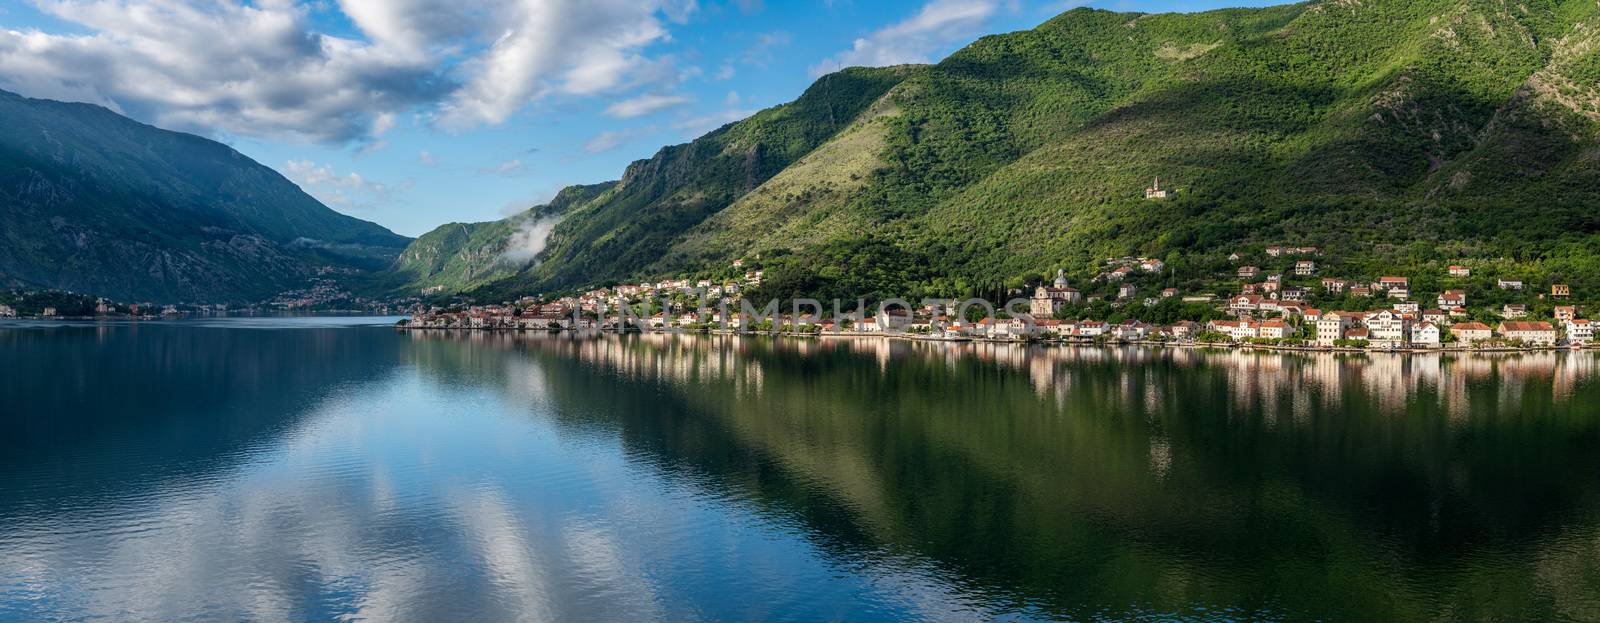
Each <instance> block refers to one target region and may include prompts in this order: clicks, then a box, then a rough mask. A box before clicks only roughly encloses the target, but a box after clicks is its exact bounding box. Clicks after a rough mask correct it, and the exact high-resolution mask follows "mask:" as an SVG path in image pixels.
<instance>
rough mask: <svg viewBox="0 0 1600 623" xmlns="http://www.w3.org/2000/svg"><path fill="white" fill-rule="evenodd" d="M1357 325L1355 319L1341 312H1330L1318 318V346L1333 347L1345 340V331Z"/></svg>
mask: <svg viewBox="0 0 1600 623" xmlns="http://www.w3.org/2000/svg"><path fill="white" fill-rule="evenodd" d="M1353 324H1355V317H1353V316H1351V315H1349V314H1344V313H1340V312H1336V311H1334V312H1328V313H1326V314H1322V315H1321V316H1318V317H1317V345H1318V346H1323V347H1327V346H1333V343H1334V342H1335V341H1338V340H1341V339H1344V332H1345V330H1347V329H1349V328H1350V326H1351V325H1353Z"/></svg>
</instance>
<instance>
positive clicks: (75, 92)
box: [0, 0, 697, 144]
mask: <svg viewBox="0 0 1600 623" xmlns="http://www.w3.org/2000/svg"><path fill="white" fill-rule="evenodd" d="M35 4H36V5H37V7H38V8H39V10H40V11H41V12H43V13H45V14H48V15H49V16H51V17H53V18H56V19H58V20H60V21H61V22H64V23H66V24H68V25H69V27H71V28H72V30H73V31H74V32H72V33H70V34H67V33H59V34H58V33H50V32H43V31H40V30H26V31H18V30H0V88H7V89H10V90H15V91H18V92H21V93H23V94H25V95H30V96H34V97H46V98H53V99H65V100H71V101H85V102H90V103H96V104H101V105H104V106H107V107H109V108H112V109H113V110H117V111H119V112H123V113H124V114H128V115H130V116H133V117H135V118H138V119H140V120H143V121H147V122H151V123H155V124H157V125H160V126H163V127H168V128H173V129H180V130H188V131H195V132H200V133H205V134H235V135H245V136H254V137H261V138H268V139H287V140H303V141H316V142H328V143H344V142H350V141H358V142H362V143H364V144H372V143H375V142H376V140H375V139H376V138H377V137H379V136H381V135H383V134H384V133H385V132H387V131H389V130H390V129H391V128H393V127H394V126H395V121H396V119H398V118H399V115H400V114H412V113H420V116H421V118H422V119H423V120H424V121H426V122H434V123H439V124H442V125H444V126H446V127H450V128H457V129H465V128H469V127H472V126H476V125H480V124H496V123H500V122H502V121H504V120H506V119H507V118H509V117H510V116H511V115H512V114H514V113H515V112H516V111H518V110H520V109H521V108H522V107H523V106H525V105H526V104H528V103H529V102H531V101H534V100H536V99H539V98H542V97H546V96H549V95H552V94H571V95H593V94H608V93H620V92H624V91H626V90H629V89H635V88H639V87H641V86H646V85H651V84H657V83H668V84H670V83H671V82H672V81H674V80H679V79H680V75H681V72H680V71H679V70H678V69H677V68H676V66H675V65H676V59H673V58H671V57H670V56H651V55H650V54H649V51H648V50H647V48H649V47H650V46H651V45H653V44H656V43H659V42H664V41H667V40H668V39H669V38H670V35H669V33H668V30H667V26H668V25H669V24H671V23H681V22H682V21H684V20H686V19H688V18H689V16H691V15H692V14H693V13H694V12H695V11H696V10H697V3H696V2H694V1H693V0H511V1H499V0H337V3H336V8H337V10H338V11H341V12H343V13H344V15H345V16H347V17H348V18H349V20H350V22H351V23H352V24H354V25H355V27H356V28H357V29H359V31H360V34H361V38H351V37H347V36H336V35H330V34H327V33H324V32H319V31H318V30H317V27H316V22H317V21H318V20H315V19H313V18H314V17H315V16H316V15H317V14H319V12H321V11H326V10H334V8H335V5H333V4H329V3H327V2H316V3H306V2H296V1H294V0H35ZM657 88H660V87H657Z"/></svg>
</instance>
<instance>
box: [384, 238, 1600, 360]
mask: <svg viewBox="0 0 1600 623" xmlns="http://www.w3.org/2000/svg"><path fill="white" fill-rule="evenodd" d="M1321 256H1322V250H1321V249H1319V248H1317V247H1310V246H1282V245H1274V246H1268V247H1265V248H1260V249H1257V250H1254V251H1253V252H1250V253H1246V252H1238V253H1231V254H1229V256H1228V262H1230V263H1232V264H1234V265H1236V267H1235V268H1234V269H1233V270H1232V271H1231V274H1228V275H1225V276H1221V277H1222V278H1225V279H1227V280H1230V281H1231V282H1232V283H1233V285H1232V286H1228V287H1230V288H1232V289H1233V291H1232V292H1230V293H1228V294H1227V296H1219V295H1218V294H1214V293H1213V294H1199V293H1185V292H1183V291H1181V289H1179V288H1176V287H1164V288H1160V289H1159V290H1154V291H1153V292H1150V293H1146V292H1145V291H1143V290H1142V288H1141V283H1148V282H1149V281H1151V280H1153V279H1159V277H1160V276H1161V275H1162V274H1163V273H1164V272H1165V271H1167V270H1168V267H1167V265H1166V262H1164V261H1163V260H1161V259H1157V258H1148V257H1116V258H1107V259H1106V260H1105V261H1104V266H1103V267H1104V270H1102V271H1101V272H1099V273H1098V274H1096V275H1095V276H1094V277H1093V278H1092V279H1090V280H1088V281H1089V283H1088V286H1087V287H1086V288H1085V290H1079V289H1077V288H1075V287H1073V286H1072V284H1071V283H1070V282H1069V280H1068V279H1067V277H1066V275H1065V272H1064V271H1058V272H1057V274H1056V276H1055V278H1054V279H1053V280H1051V281H1048V282H1045V283H1038V284H1036V285H1034V286H1033V287H1032V288H1029V289H1012V290H1010V291H1008V293H1007V294H1008V295H1010V297H1009V298H1008V299H1007V300H1006V301H1005V302H1003V303H999V302H991V301H985V300H981V299H961V300H955V299H930V298H922V299H918V300H917V301H915V302H911V301H904V300H898V299H892V298H882V299H879V300H875V301H870V302H869V301H868V300H867V299H860V300H856V301H848V302H845V303H842V304H841V303H840V302H838V301H828V302H827V303H826V306H827V307H828V308H831V309H825V308H824V305H825V304H824V303H822V302H818V301H809V300H806V299H789V300H785V301H782V302H780V301H777V300H765V301H762V303H763V304H762V305H761V306H759V307H758V306H756V305H755V304H753V303H752V302H751V301H749V300H746V299H747V297H746V294H747V293H751V292H758V291H760V286H761V285H762V281H763V278H764V274H763V271H762V270H760V269H759V268H753V267H752V268H749V269H748V270H743V272H742V273H738V274H737V275H736V276H735V277H733V278H729V279H723V280H716V279H705V278H699V279H690V278H681V279H669V280H663V281H659V282H650V283H638V284H624V285H617V286H613V287H605V288H596V289H593V290H589V291H586V292H582V293H580V294H575V295H569V296H561V297H555V298H549V299H542V298H540V297H524V298H522V299H519V300H517V301H511V302H505V303H502V304H498V305H462V306H455V307H446V306H432V307H429V308H427V309H419V310H417V311H416V313H414V314H413V315H412V316H411V317H410V318H409V319H407V320H404V321H402V322H401V323H400V324H401V326H404V327H407V328H412V329H441V330H449V329H461V330H525V331H675V332H705V333H772V334H783V335H793V336H816V337H884V338H901V339H918V340H943V341H972V340H984V341H1011V342H1045V343H1078V344H1083V343H1152V344H1171V345H1216V346H1249V347H1265V348H1283V349H1296V350H1299V349H1316V350H1380V351H1409V350H1516V349H1541V348H1582V347H1586V346H1589V345H1590V344H1591V343H1593V341H1594V328H1593V323H1592V322H1591V320H1589V319H1586V318H1583V317H1581V315H1580V314H1579V310H1578V307H1577V306H1576V305H1574V304H1570V303H1569V301H1570V300H1571V298H1572V296H1573V292H1572V289H1571V287H1569V286H1568V285H1566V284H1561V283H1550V284H1548V285H1547V286H1536V287H1530V286H1529V285H1528V283H1527V282H1525V281H1524V280H1522V279H1518V278H1510V277H1492V278H1490V279H1484V278H1482V277H1481V276H1480V277H1479V278H1476V279H1475V278H1474V268H1473V266H1472V263H1471V262H1469V261H1465V260H1463V261H1461V262H1460V263H1454V264H1450V265H1448V266H1442V267H1440V268H1439V269H1438V271H1437V272H1439V274H1437V275H1427V276H1426V277H1425V279H1419V280H1418V281H1426V282H1428V283H1430V284H1435V288H1434V290H1433V291H1429V292H1423V291H1421V290H1420V289H1416V288H1414V287H1413V286H1414V281H1413V279H1412V278H1411V277H1410V276H1403V275H1378V276H1375V277H1371V278H1354V277H1342V276H1324V275H1322V274H1320V271H1319V265H1318V264H1319V262H1318V260H1319V258H1321ZM745 264H746V262H745V261H744V260H738V261H735V262H733V265H732V268H734V269H745V268H746V266H745ZM1263 266H1269V267H1271V268H1272V269H1274V270H1268V269H1264V268H1263ZM1491 279H1492V280H1491ZM1152 289H1153V288H1152ZM1119 315H1120V316H1124V317H1121V318H1119V317H1118V316H1119ZM1092 316H1101V317H1099V318H1094V317H1092ZM1139 316H1144V317H1146V318H1148V317H1153V316H1160V317H1165V318H1168V319H1169V320H1168V321H1165V322H1159V321H1151V320H1148V319H1141V318H1140V317H1139Z"/></svg>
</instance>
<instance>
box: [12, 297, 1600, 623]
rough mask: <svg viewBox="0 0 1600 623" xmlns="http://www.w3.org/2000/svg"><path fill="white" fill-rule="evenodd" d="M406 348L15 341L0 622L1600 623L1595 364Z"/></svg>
mask: <svg viewBox="0 0 1600 623" xmlns="http://www.w3.org/2000/svg"><path fill="white" fill-rule="evenodd" d="M386 322H387V321H384V320H371V319H237V320H216V321H192V322H172V323H145V324H103V325H94V324H86V325H69V324H52V323H10V324H0V426H3V429H4V430H5V431H6V433H5V434H4V435H0V620H4V621H11V620H17V621H35V620H112V621H143V620H149V621H185V620H192V621H222V620H261V621H275V620H335V619H342V620H349V619H356V620H375V621H406V620H419V621H433V620H450V621H498V620H532V621H541V620H604V621H642V620H667V621H684V620H730V619H732V620H753V619H754V620H798V621H814V620H866V621H872V620H892V619H928V620H990V619H997V618H998V619H1024V620H1026V619H1108V620H1120V619H1127V618H1148V619H1168V618H1170V619H1187V620H1232V619H1260V618H1267V619H1285V620H1308V619H1324V620H1363V621H1372V620H1423V619H1428V620H1483V619H1495V620H1535V619H1543V620H1551V619H1554V620H1600V383H1597V380H1600V379H1597V378H1596V372H1597V366H1596V363H1597V358H1596V355H1594V354H1591V353H1576V354H1553V353H1544V354H1529V355H1511V356H1412V357H1404V356H1389V355H1372V356H1335V355H1325V354H1324V355H1300V354H1291V355H1284V354H1264V353H1242V352H1224V351H1216V352H1208V351H1195V350H1160V349H1143V348H1126V349H1117V348H1107V349H1092V348H1084V349H1072V348H1044V347H1022V346H1002V345H940V344H920V343H908V342H885V341H877V340H831V341H795V340H770V339H764V338H726V337H695V336H660V335H657V336H626V337H617V336H603V337H602V336H594V337H573V336H544V335H539V336H532V335H523V336H513V335H509V334H486V333H464V334H443V333H407V332H398V331H395V330H393V329H390V328H388V327H387V326H383V325H385V324H386ZM374 323H376V324H374Z"/></svg>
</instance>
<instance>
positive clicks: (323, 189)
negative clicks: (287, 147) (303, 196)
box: [283, 159, 406, 209]
mask: <svg viewBox="0 0 1600 623" xmlns="http://www.w3.org/2000/svg"><path fill="white" fill-rule="evenodd" d="M283 176H284V177H287V178H289V180H290V181H292V182H294V183H295V184H298V185H299V186H300V188H301V189H302V190H304V191H306V193H307V194H310V195H311V196H313V197H316V198H317V200H319V201H321V202H323V203H325V204H328V205H330V206H333V207H338V208H361V209H366V208H375V207H378V206H380V205H382V204H387V203H391V202H392V201H393V190H394V189H393V188H391V187H390V186H389V185H387V184H384V183H382V182H375V181H372V180H368V179H367V178H365V177H362V176H361V174H359V173H355V172H350V173H345V174H342V175H341V174H339V173H338V172H336V171H334V170H333V167H332V166H329V165H326V164H317V163H316V162H313V161H310V160H305V159H293V160H290V161H288V162H287V163H284V166H283ZM402 186H406V185H402Z"/></svg>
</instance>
